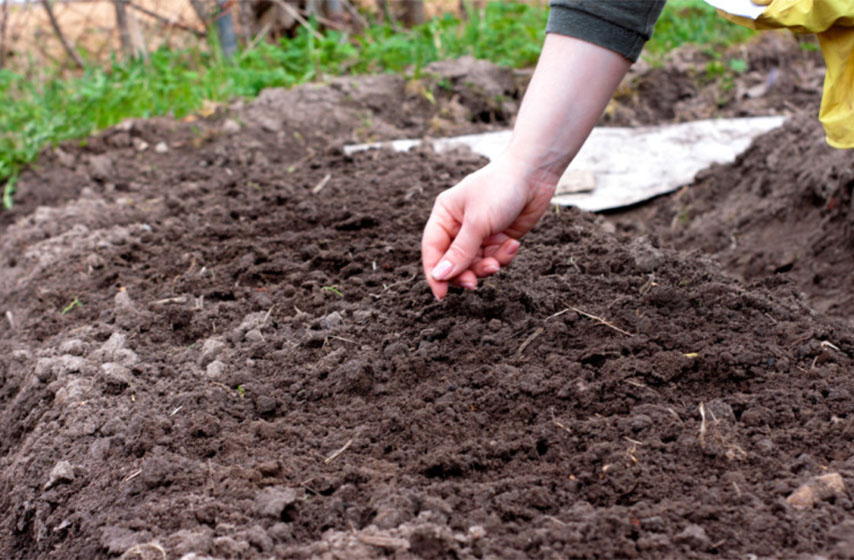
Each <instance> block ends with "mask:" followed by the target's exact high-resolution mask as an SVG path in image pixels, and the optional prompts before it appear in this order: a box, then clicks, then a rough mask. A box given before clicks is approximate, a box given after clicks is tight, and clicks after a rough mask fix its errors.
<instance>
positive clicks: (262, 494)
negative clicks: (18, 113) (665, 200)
mask: <svg viewBox="0 0 854 560" xmlns="http://www.w3.org/2000/svg"><path fill="white" fill-rule="evenodd" d="M384 79H385V80H396V81H395V82H394V83H395V84H396V85H395V86H394V87H392V86H388V85H386V82H383V81H382V80H378V81H377V82H376V83H379V84H381V85H383V87H386V88H387V89H388V92H389V93H388V95H389V96H394V95H396V96H398V97H399V98H400V99H403V100H404V101H405V102H409V103H411V104H412V106H413V107H412V111H413V114H415V115H416V117H415V120H413V121H412V122H410V123H409V124H408V125H407V124H406V123H404V122H401V121H399V120H396V119H398V116H395V115H399V113H395V114H391V113H392V112H395V111H400V107H401V104H400V103H398V105H396V106H392V105H390V104H389V103H388V102H387V101H386V102H382V103H380V102H378V101H377V99H378V98H377V97H375V96H372V95H366V98H365V99H362V100H358V99H354V94H353V91H358V90H359V89H360V88H361V85H359V86H355V85H353V84H354V83H359V84H362V82H358V81H356V82H354V81H352V80H348V81H347V82H336V83H337V84H338V85H335V84H332V85H330V86H324V87H319V86H312V87H309V88H304V89H302V90H294V91H292V92H275V91H274V92H269V93H268V94H266V95H265V96H264V97H262V99H260V100H259V101H257V102H253V103H251V104H249V105H248V106H247V107H244V108H236V109H235V110H234V112H233V113H232V114H231V120H223V119H222V118H221V117H215V118H212V119H209V120H202V121H198V122H196V123H192V124H186V123H175V122H171V121H139V122H129V123H125V124H124V125H122V126H119V127H116V128H114V129H112V130H109V131H106V132H104V133H102V134H101V135H99V136H97V137H95V138H92V139H91V140H90V141H89V142H88V143H86V145H85V146H72V145H66V146H63V147H62V148H61V149H60V150H57V151H52V152H50V153H47V154H45V156H44V157H42V158H41V160H40V162H39V164H38V165H36V166H34V167H33V168H32V169H31V170H30V171H28V172H27V174H26V175H25V176H24V177H22V181H21V187H20V188H21V204H20V205H19V207H18V209H17V210H15V211H14V212H12V213H9V214H4V217H3V220H4V221H3V222H2V224H0V227H2V237H0V303H2V309H0V311H2V312H3V313H4V315H5V316H4V317H3V318H2V324H0V511H3V512H4V515H3V516H2V518H0V556H2V557H4V558H19V559H30V558H109V557H122V558H126V559H155V558H156V559H160V558H164V557H167V558H182V557H183V558H187V559H188V560H189V559H192V558H204V557H212V558H270V557H279V558H377V557H394V558H401V559H405V558H454V557H456V558H481V557H514V558H521V557H543V558H574V557H577V558H615V557H621V558H622V557H641V558H661V557H684V558H712V557H718V558H737V557H748V556H750V555H753V556H754V557H760V558H816V557H826V558H852V557H854V555H852V550H854V517H852V510H854V503H852V500H851V494H850V490H849V489H850V487H851V485H852V484H854V445H852V441H854V400H853V399H854V377H852V367H854V331H852V329H851V326H850V325H849V324H848V323H846V322H845V321H844V320H841V319H839V318H837V317H832V316H826V315H825V314H823V313H821V310H820V309H818V308H817V306H816V305H815V304H814V303H813V299H811V297H810V295H809V294H805V293H804V292H803V291H802V290H801V289H800V287H799V285H798V284H796V283H794V282H791V281H789V280H788V279H787V278H786V277H785V276H781V275H779V274H771V275H759V276H758V277H756V278H755V279H754V280H753V281H752V282H750V283H747V282H745V281H742V280H739V279H737V278H733V277H732V276H728V275H726V274H724V272H722V270H721V265H720V264H718V262H717V261H714V260H712V259H711V258H708V257H705V256H702V255H700V254H697V253H686V252H682V251H679V250H677V249H673V248H670V247H669V246H667V243H665V240H664V239H663V238H662V237H661V236H659V235H658V234H656V233H655V232H653V233H652V234H650V235H647V236H644V235H640V234H638V235H635V236H629V235H628V234H627V233H626V231H627V228H628V226H626V227H623V228H615V227H614V225H613V223H612V222H609V221H606V220H605V219H603V218H601V217H595V216H593V215H590V214H585V213H581V212H578V211H575V210H570V209H561V210H559V211H557V210H556V211H554V212H549V213H548V214H547V215H546V216H545V218H544V219H543V221H542V223H541V224H540V225H539V226H538V227H537V229H536V230H535V231H534V232H532V234H531V235H530V237H529V238H527V239H526V241H525V243H524V245H523V249H522V250H521V252H520V254H519V256H518V257H517V262H516V263H515V264H514V266H513V267H511V268H509V269H507V270H506V271H502V272H501V273H500V274H499V275H497V276H496V277H494V278H492V279H489V280H488V281H486V282H485V283H484V284H483V285H482V286H481V287H480V289H478V290H477V291H476V292H466V293H462V292H459V291H454V292H453V293H452V294H451V295H450V296H449V297H448V298H447V299H446V300H445V301H444V302H442V303H438V302H436V301H435V300H433V298H432V296H431V295H430V293H429V290H428V289H427V287H426V284H425V283H424V282H423V281H422V279H421V277H420V264H419V239H420V233H421V227H422V225H423V223H424V221H425V219H426V217H427V213H428V212H429V208H430V204H431V202H432V199H433V198H434V197H435V195H436V194H438V193H439V192H440V191H441V190H442V189H444V188H447V187H449V186H451V185H452V184H454V182H455V181H457V180H459V179H460V178H461V177H462V176H464V175H465V174H466V173H467V172H470V171H472V170H473V169H475V168H477V166H479V165H481V164H482V162H481V161H480V160H478V159H477V158H475V157H473V156H471V155H469V154H466V153H452V154H443V155H441V156H439V155H436V154H433V153H429V152H412V153H407V154H393V153H387V152H366V153H361V154H357V155H355V156H353V157H346V156H343V155H341V153H340V150H338V149H337V148H336V146H339V145H340V144H342V143H344V142H347V141H350V140H352V139H353V137H354V136H356V137H359V138H363V135H362V134H361V133H357V131H356V127H358V126H361V125H360V124H359V123H360V122H361V121H363V120H364V119H363V118H362V117H361V116H360V113H359V111H362V113H361V115H364V114H370V116H371V118H372V119H373V120H374V123H373V124H372V127H375V126H376V127H380V130H379V132H376V136H378V137H383V135H384V134H397V133H398V132H400V131H401V130H403V131H404V132H407V133H410V134H426V133H429V132H430V127H431V126H432V125H431V122H435V121H431V119H432V118H433V116H437V112H439V111H442V110H445V109H447V108H448V107H451V106H452V104H451V103H450V102H451V100H452V97H451V93H448V97H447V98H445V99H444V101H442V100H440V101H439V103H437V105H436V106H433V105H432V104H430V103H429V102H428V103H427V105H423V104H421V100H422V99H423V97H424V96H423V94H422V93H419V91H418V89H417V87H416V88H415V89H411V88H413V87H415V86H411V85H410V86H409V87H410V90H409V92H408V93H407V91H406V89H405V88H407V84H405V83H404V82H403V81H402V80H400V79H397V78H394V77H388V78H384ZM455 79H457V80H458V82H457V83H458V84H466V83H469V82H468V79H467V78H466V77H465V72H463V73H461V74H459V75H458V76H457V78H455ZM511 82H512V80H511V81H510V82H507V84H508V85H507V86H506V87H507V88H510V87H511V86H510V85H509V84H510V83H511ZM365 83H367V82H365ZM347 84H349V85H347ZM349 87H352V89H351V90H348V89H347V88H349ZM395 87H396V88H398V89H394V88H395ZM502 87H504V86H502ZM467 89H468V91H471V88H467ZM348 95H349V97H348ZM513 95H515V94H512V95H511V94H509V93H508V95H507V97H508V99H513ZM339 96H340V97H339ZM407 96H408V97H407ZM379 99H387V98H382V97H379ZM489 99H492V100H495V97H494V96H490V97H489ZM366 103H374V104H375V105H374V106H368V105H365V104H366ZM443 103H444V104H443ZM460 106H463V105H462V104H460ZM351 110H352V111H351ZM312 111H314V113H312ZM336 111H337V112H336ZM419 111H420V112H419ZM431 111H432V112H433V113H432V115H433V116H430V115H431ZM491 111H492V113H490V112H489V111H486V113H483V112H482V111H468V112H467V113H466V114H467V116H466V117H465V120H466V122H467V123H468V124H467V125H465V126H468V127H470V128H475V129H476V128H478V127H481V126H484V125H483V124H478V123H477V122H472V121H473V120H474V121H478V120H479V122H480V123H483V122H484V121H486V120H490V119H486V118H484V115H485V114H491V115H493V117H495V115H498V114H501V115H504V116H502V117H501V118H502V119H507V118H509V117H507V115H506V114H505V113H503V111H507V112H508V113H507V114H510V113H512V108H507V107H503V108H499V107H493V109H492V110H491ZM366 112H367V113H366ZM312 114H314V115H315V117H312V116H311V115H312ZM283 115H285V116H283ZM353 115H355V117H354V116H353ZM386 117H387V118H386ZM440 118H445V117H440ZM500 121H501V119H496V118H492V122H493V123H495V122H500ZM448 122H453V121H452V120H451V119H449V120H448ZM386 126H387V127H389V128H382V127H386ZM465 126H463V128H465ZM392 127H394V128H395V130H392ZM787 130H788V129H787ZM771 134H772V135H773V134H789V135H791V134H792V132H791V131H790V130H789V131H788V132H786V131H783V132H782V133H771ZM771 137H773V136H771ZM785 138H789V136H785ZM160 142H165V148H166V149H165V150H164V146H161V147H160V148H158V147H157V146H158V145H159V144H160ZM762 142H767V140H763V141H762ZM801 142H803V143H804V144H805V143H807V142H811V143H815V142H817V139H816V138H814V134H813V136H809V138H804V139H802V140H801ZM759 145H762V144H761V142H760V143H759ZM810 145H812V144H810ZM143 147H145V149H144V150H143V149H142V148H143ZM812 149H813V148H810V147H808V146H806V145H802V144H798V146H793V147H791V150H792V152H791V153H790V152H781V155H780V156H779V157H783V155H784V154H788V155H787V156H786V157H789V158H795V157H806V155H805V154H810V153H812V152H811V151H810V150H812ZM816 149H817V148H816ZM751 153H752V154H753V155H750V154H748V155H747V156H745V157H744V158H742V159H741V160H739V162H737V163H736V164H735V165H734V166H733V167H732V168H727V169H731V170H730V171H726V173H730V174H731V175H730V176H736V175H737V176H740V177H745V176H746V174H748V173H759V171H757V170H758V169H760V168H761V167H760V163H761V162H760V160H762V158H761V157H760V155H759V154H757V153H756V152H751ZM766 159H767V158H766ZM751 162H753V163H751ZM768 165H773V162H772V163H769V164H768ZM803 165H807V162H806V161H805V162H804V163H803ZM739 166H740V167H739ZM714 173H718V174H721V177H723V175H722V173H724V171H722V170H713V171H712V174H714ZM779 177H780V179H779V180H780V181H782V182H785V181H789V182H792V183H794V182H796V181H795V179H796V178H795V177H792V176H786V175H785V174H784V173H782V172H781V174H780V175H779ZM761 180H762V179H761V177H757V178H755V181H761ZM703 181H708V178H706V179H701V180H700V181H699V182H698V184H697V187H699V188H702V187H703V185H704V184H706V183H703ZM816 181H818V179H817V180H816ZM745 184H746V185H747V184H752V183H749V182H747V179H746V177H745ZM812 184H813V183H811V185H812ZM814 184H815V185H818V184H819V182H816V183H814ZM739 188H740V187H739ZM828 188H835V187H832V185H831V187H828ZM848 192H849V195H850V188H849V191H848ZM846 200H850V198H849V199H846ZM761 208H762V207H760V210H761ZM627 219H628V218H627ZM847 219H848V222H846V223H848V225H849V226H850V214H848V218H847ZM822 223H824V222H822ZM832 225H834V227H837V226H838V223H835V224H832ZM635 227H637V226H635ZM847 255H848V261H847V262H849V263H850V262H852V258H851V257H852V252H851V251H850V250H849V251H848V253H847ZM794 269H795V267H794V266H793V267H792V268H791V270H794ZM825 475H833V476H832V477H831V478H830V479H828V478H827V477H826V476H825ZM836 475H838V476H836ZM821 476H825V478H821V479H817V478H816V477H821ZM827 480H832V481H833V484H832V485H830V484H827V483H825V482H822V481H827ZM803 485H807V486H806V490H804V489H801V490H800V491H798V489H799V488H802V487H803ZM810 492H812V493H810ZM805 493H806V494H805ZM793 494H794V495H795V497H796V499H794V498H793V499H788V498H789V497H790V496H792V495H793ZM805 495H808V499H807V498H805Z"/></svg>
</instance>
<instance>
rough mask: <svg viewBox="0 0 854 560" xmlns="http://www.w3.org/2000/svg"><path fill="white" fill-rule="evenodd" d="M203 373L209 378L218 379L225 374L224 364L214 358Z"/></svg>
mask: <svg viewBox="0 0 854 560" xmlns="http://www.w3.org/2000/svg"><path fill="white" fill-rule="evenodd" d="M205 373H206V374H207V375H208V377H210V378H211V379H219V378H221V377H222V376H223V374H225V364H224V363H222V362H221V361H219V360H214V361H212V362H211V363H209V364H208V367H207V368H206V369H205Z"/></svg>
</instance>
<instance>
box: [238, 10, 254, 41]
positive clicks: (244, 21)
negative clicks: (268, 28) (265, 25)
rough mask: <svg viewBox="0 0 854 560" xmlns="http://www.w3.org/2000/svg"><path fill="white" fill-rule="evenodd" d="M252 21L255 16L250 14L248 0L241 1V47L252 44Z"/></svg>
mask: <svg viewBox="0 0 854 560" xmlns="http://www.w3.org/2000/svg"><path fill="white" fill-rule="evenodd" d="M254 21H255V15H254V14H253V13H252V4H251V2H250V0H242V1H241V2H240V34H241V35H243V46H248V45H250V44H251V43H252V36H253V35H255V25H254Z"/></svg>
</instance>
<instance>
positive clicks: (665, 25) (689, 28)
mask: <svg viewBox="0 0 854 560" xmlns="http://www.w3.org/2000/svg"><path fill="white" fill-rule="evenodd" d="M755 33H756V32H755V31H753V30H751V29H747V28H746V27H742V26H740V25H736V24H734V23H732V22H730V21H727V20H726V19H724V18H723V17H721V16H719V15H718V14H717V12H716V11H715V9H714V8H713V7H711V6H710V5H708V4H706V3H705V2H703V1H702V0H668V1H667V4H666V6H665V8H664V11H663V12H662V13H661V17H660V18H659V19H658V22H657V23H656V24H655V32H654V33H653V35H652V39H650V40H649V42H648V43H647V44H646V51H647V53H648V54H649V55H651V56H652V58H653V59H655V58H657V57H658V56H660V55H662V54H664V53H666V52H668V51H671V50H673V49H674V48H676V47H678V46H680V45H684V44H693V45H697V46H699V47H701V48H703V49H704V50H706V51H707V52H708V53H709V54H712V55H715V54H718V53H720V51H721V50H722V49H724V48H726V47H728V46H731V45H734V44H737V43H741V42H744V41H746V40H747V39H749V38H750V37H752V36H753V35H754V34H755Z"/></svg>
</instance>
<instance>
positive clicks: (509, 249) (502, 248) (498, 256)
mask: <svg viewBox="0 0 854 560" xmlns="http://www.w3.org/2000/svg"><path fill="white" fill-rule="evenodd" d="M521 246H522V244H521V243H520V242H519V241H518V240H517V239H511V238H508V239H507V240H506V241H505V242H504V243H502V244H501V245H499V246H498V249H496V250H495V252H493V253H492V254H491V255H490V257H492V258H493V259H495V260H496V261H497V262H498V264H499V265H501V266H507V265H508V264H510V261H512V260H513V257H515V256H516V253H518V252H519V247H521Z"/></svg>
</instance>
